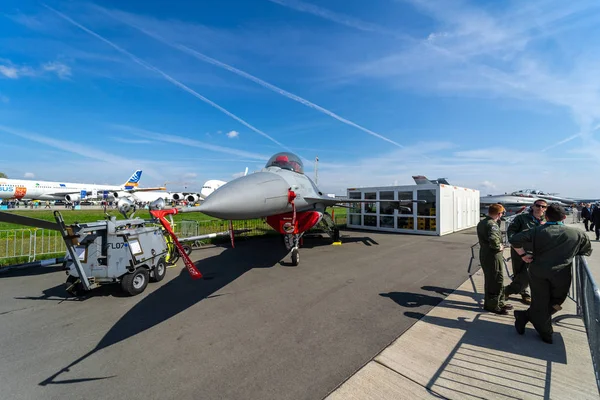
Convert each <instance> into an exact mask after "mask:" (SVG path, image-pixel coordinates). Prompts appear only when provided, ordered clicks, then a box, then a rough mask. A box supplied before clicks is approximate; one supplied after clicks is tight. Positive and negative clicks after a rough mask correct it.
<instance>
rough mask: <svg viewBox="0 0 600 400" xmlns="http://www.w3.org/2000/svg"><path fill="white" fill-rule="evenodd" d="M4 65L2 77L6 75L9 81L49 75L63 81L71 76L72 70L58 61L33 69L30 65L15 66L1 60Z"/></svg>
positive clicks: (1, 67) (1, 70) (0, 71)
mask: <svg viewBox="0 0 600 400" xmlns="http://www.w3.org/2000/svg"><path fill="white" fill-rule="evenodd" d="M0 61H2V62H4V64H1V65H0V75H4V76H5V77H6V78H8V79H19V78H23V77H25V76H28V77H41V76H44V75H46V74H48V73H51V74H56V76H58V77H59V78H61V79H65V78H68V77H69V76H71V68H70V67H69V66H68V65H66V64H64V63H61V62H58V61H50V62H46V63H44V64H41V65H40V66H39V67H38V68H33V67H31V66H28V65H21V66H19V65H15V64H13V63H12V62H10V61H8V60H0Z"/></svg>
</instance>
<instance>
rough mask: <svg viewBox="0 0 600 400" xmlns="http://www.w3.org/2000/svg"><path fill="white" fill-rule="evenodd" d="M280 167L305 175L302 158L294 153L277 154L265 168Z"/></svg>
mask: <svg viewBox="0 0 600 400" xmlns="http://www.w3.org/2000/svg"><path fill="white" fill-rule="evenodd" d="M269 167H279V168H282V169H289V170H290V171H295V172H297V173H299V174H304V165H303V164H302V160H300V157H298V156H297V155H295V154H293V153H288V152H282V153H277V154H275V155H274V156H273V157H271V158H270V159H269V161H268V162H267V165H266V166H265V168H269Z"/></svg>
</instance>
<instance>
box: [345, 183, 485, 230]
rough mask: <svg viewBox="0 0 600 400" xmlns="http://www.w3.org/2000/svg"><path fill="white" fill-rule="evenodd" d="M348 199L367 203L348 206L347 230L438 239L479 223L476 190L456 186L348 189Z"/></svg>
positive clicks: (428, 185)
mask: <svg viewBox="0 0 600 400" xmlns="http://www.w3.org/2000/svg"><path fill="white" fill-rule="evenodd" d="M348 198H350V199H361V200H367V202H365V203H353V204H351V205H350V206H351V208H350V209H349V210H348V220H347V226H348V227H349V228H360V229H372V230H377V231H386V232H401V233H416V234H423V235H436V236H441V235H446V234H448V233H452V232H457V231H460V230H463V229H467V228H471V227H473V226H476V225H477V223H478V222H479V221H480V210H479V191H478V190H475V189H467V188H462V187H458V186H452V185H444V184H426V185H408V186H382V187H370V188H351V189H348ZM368 200H382V201H381V202H373V203H369V202H368Z"/></svg>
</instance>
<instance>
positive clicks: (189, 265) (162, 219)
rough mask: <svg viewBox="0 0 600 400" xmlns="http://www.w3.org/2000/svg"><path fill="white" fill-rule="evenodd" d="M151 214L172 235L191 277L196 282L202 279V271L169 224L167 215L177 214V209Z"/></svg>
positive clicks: (153, 211)
mask: <svg viewBox="0 0 600 400" xmlns="http://www.w3.org/2000/svg"><path fill="white" fill-rule="evenodd" d="M150 214H152V215H153V216H154V217H155V218H157V219H158V220H159V221H160V223H161V224H162V226H163V227H164V228H165V229H166V230H167V232H169V235H171V239H173V243H175V246H176V247H177V250H179V254H180V255H181V258H183V262H184V264H185V267H186V268H187V270H188V272H189V273H190V276H191V277H192V279H194V280H195V279H200V278H202V274H201V273H200V271H198V268H196V266H195V265H194V263H193V262H192V260H191V259H190V257H189V256H188V255H187V253H186V252H185V250H184V249H183V247H182V246H181V243H179V240H178V239H177V236H176V235H175V232H173V229H171V224H169V221H167V219H166V218H165V216H166V215H175V214H177V209H176V208H171V209H169V210H151V211H150Z"/></svg>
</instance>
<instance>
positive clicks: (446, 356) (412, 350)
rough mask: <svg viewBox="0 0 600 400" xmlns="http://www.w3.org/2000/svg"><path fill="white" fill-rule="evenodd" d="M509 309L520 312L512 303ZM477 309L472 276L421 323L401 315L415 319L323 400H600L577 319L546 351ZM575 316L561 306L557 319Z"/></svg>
mask: <svg viewBox="0 0 600 400" xmlns="http://www.w3.org/2000/svg"><path fill="white" fill-rule="evenodd" d="M578 227H579V225H578ZM581 227H582V225H581ZM581 227H580V228H581ZM591 239H594V237H593V236H592V237H591ZM592 246H593V247H594V252H595V254H593V255H592V256H591V257H590V258H589V259H588V263H589V266H590V269H591V270H592V271H593V274H595V276H598V275H599V274H600V243H599V242H595V241H593V242H592ZM506 279H508V278H506ZM422 300H426V299H422ZM510 303H511V304H512V305H513V306H514V307H515V309H525V308H526V306H525V305H523V304H521V303H520V302H518V301H516V300H511V301H510ZM482 304H483V273H482V271H481V270H479V271H478V272H477V273H475V274H474V275H473V276H472V277H471V278H470V279H467V280H466V281H465V282H464V283H463V284H462V285H461V286H460V287H459V288H458V289H456V290H455V291H453V292H452V293H451V294H450V295H449V296H448V297H446V299H445V300H444V301H442V302H441V303H440V304H439V305H437V306H436V307H435V308H434V309H432V310H431V311H430V312H429V313H428V314H427V315H425V316H423V315H422V314H420V313H417V312H413V311H406V312H405V313H404V314H405V315H407V316H409V317H411V318H421V317H422V318H421V319H420V320H419V321H418V322H416V323H415V324H414V325H413V326H412V327H411V328H410V329H409V330H408V331H406V332H405V333H404V334H402V336H400V337H399V338H398V339H397V340H396V341H395V342H393V343H392V344H391V345H390V346H389V347H388V348H386V349H385V350H383V351H382V352H381V353H380V354H378V355H377V356H376V357H374V359H373V360H372V361H370V362H369V363H367V364H366V365H365V366H364V367H363V368H361V369H360V370H359V371H357V372H356V373H355V374H354V375H353V376H352V377H350V378H349V379H348V380H347V381H346V382H344V383H343V384H342V385H341V386H340V387H338V388H337V389H336V390H335V391H333V392H332V393H331V394H330V395H329V396H328V397H327V399H330V400H337V399H344V400H346V399H361V400H362V399H377V400H384V399H394V400H397V399H433V398H438V399H439V398H445V399H482V398H483V399H540V398H543V399H550V398H552V399H568V398H573V399H575V398H576V399H598V398H599V394H598V387H597V386H596V380H595V376H594V370H593V366H592V361H591V356H590V350H589V345H588V341H587V337H586V333H585V328H584V325H583V321H582V320H581V319H579V318H566V319H563V320H562V321H560V322H559V323H556V324H555V327H554V329H555V334H554V344H552V345H549V344H546V343H544V342H542V341H541V340H540V338H539V336H538V335H537V333H536V332H535V330H534V329H533V327H532V326H531V324H529V325H528V326H527V329H526V332H525V335H523V336H520V335H518V334H517V333H516V331H515V328H514V318H513V316H512V314H511V315H507V316H500V315H495V314H491V313H487V312H483V311H482V308H481V306H482ZM574 313H575V304H574V302H573V301H571V300H570V299H568V300H567V301H566V302H565V304H563V310H562V311H561V312H559V313H557V314H556V316H558V315H568V314H574Z"/></svg>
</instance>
